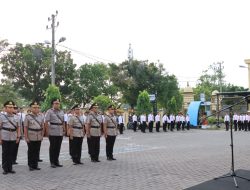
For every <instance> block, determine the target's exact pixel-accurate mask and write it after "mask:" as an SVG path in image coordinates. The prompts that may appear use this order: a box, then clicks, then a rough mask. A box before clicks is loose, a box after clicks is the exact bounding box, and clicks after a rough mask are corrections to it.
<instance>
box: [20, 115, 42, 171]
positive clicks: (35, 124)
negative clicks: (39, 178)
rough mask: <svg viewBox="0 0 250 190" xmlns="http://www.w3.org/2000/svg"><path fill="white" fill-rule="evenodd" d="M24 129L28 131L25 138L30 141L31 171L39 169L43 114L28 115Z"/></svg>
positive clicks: (29, 157) (29, 162) (29, 163)
mask: <svg viewBox="0 0 250 190" xmlns="http://www.w3.org/2000/svg"><path fill="white" fill-rule="evenodd" d="M24 128H25V129H26V130H27V133H26V134H27V136H26V137H25V138H26V139H27V140H28V142H27V145H28V166H29V167H30V169H37V168H38V160H39V158H40V155H39V154H40V148H41V141H42V140H43V130H44V116H43V114H41V113H39V114H33V113H30V114H27V115H26V117H25V119H24Z"/></svg>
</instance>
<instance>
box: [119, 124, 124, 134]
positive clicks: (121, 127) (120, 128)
mask: <svg viewBox="0 0 250 190" xmlns="http://www.w3.org/2000/svg"><path fill="white" fill-rule="evenodd" d="M123 130H124V123H120V124H119V131H120V134H123Z"/></svg>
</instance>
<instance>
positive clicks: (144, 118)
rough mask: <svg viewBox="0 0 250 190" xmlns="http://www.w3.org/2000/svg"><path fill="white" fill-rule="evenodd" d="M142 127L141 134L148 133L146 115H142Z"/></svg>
mask: <svg viewBox="0 0 250 190" xmlns="http://www.w3.org/2000/svg"><path fill="white" fill-rule="evenodd" d="M140 123H141V124H140V126H141V132H143V133H146V127H147V119H146V114H145V113H144V114H142V115H141V116H140Z"/></svg>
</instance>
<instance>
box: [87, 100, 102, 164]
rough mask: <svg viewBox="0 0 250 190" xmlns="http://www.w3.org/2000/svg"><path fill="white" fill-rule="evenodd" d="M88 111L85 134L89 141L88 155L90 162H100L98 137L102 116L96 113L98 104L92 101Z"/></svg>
mask: <svg viewBox="0 0 250 190" xmlns="http://www.w3.org/2000/svg"><path fill="white" fill-rule="evenodd" d="M89 109H90V113H89V115H88V117H87V119H86V135H87V137H88V138H89V143H90V157H91V161H92V162H100V160H99V154H100V137H101V135H102V132H101V127H102V125H103V121H102V116H101V115H100V114H98V105H97V104H96V103H93V104H92V105H91V106H90V108H89Z"/></svg>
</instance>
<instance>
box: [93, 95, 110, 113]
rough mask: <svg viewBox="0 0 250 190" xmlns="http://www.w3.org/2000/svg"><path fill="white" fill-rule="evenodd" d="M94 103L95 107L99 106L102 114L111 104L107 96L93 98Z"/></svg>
mask: <svg viewBox="0 0 250 190" xmlns="http://www.w3.org/2000/svg"><path fill="white" fill-rule="evenodd" d="M94 102H96V103H97V105H98V106H99V109H100V110H101V111H102V112H104V111H105V110H107V107H108V106H109V105H110V104H111V99H110V98H109V97H108V96H104V95H99V96H97V97H95V98H94Z"/></svg>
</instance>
